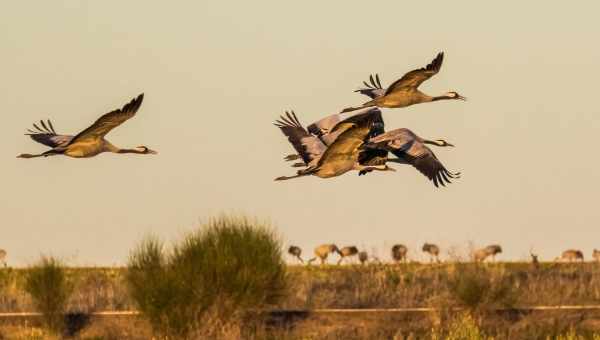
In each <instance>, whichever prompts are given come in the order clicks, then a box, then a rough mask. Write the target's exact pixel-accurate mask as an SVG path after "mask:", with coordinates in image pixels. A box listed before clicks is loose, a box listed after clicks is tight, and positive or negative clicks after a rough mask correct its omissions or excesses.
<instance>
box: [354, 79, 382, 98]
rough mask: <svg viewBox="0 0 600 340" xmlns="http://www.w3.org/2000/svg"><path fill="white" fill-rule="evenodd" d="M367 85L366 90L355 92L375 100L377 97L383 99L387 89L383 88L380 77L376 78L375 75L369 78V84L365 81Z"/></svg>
mask: <svg viewBox="0 0 600 340" xmlns="http://www.w3.org/2000/svg"><path fill="white" fill-rule="evenodd" d="M363 84H364V85H365V87H364V88H362V89H358V90H356V91H354V92H358V93H360V94H364V95H365V96H367V97H369V98H371V99H375V98H377V97H381V96H383V95H384V94H385V89H384V88H383V87H382V86H381V81H380V80H379V75H378V74H375V78H373V75H370V76H369V83H367V82H366V81H363Z"/></svg>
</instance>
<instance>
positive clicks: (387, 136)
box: [365, 128, 460, 187]
mask: <svg viewBox="0 0 600 340" xmlns="http://www.w3.org/2000/svg"><path fill="white" fill-rule="evenodd" d="M425 144H430V145H437V146H440V147H442V146H454V145H452V144H450V143H448V142H446V141H445V140H443V139H437V140H427V139H423V138H421V137H419V136H417V135H416V134H415V133H414V132H412V131H411V130H409V129H404V128H403V129H396V130H391V131H388V132H385V133H382V134H379V135H377V136H375V137H373V138H371V139H369V142H368V143H366V144H365V148H367V149H368V148H375V149H383V150H387V151H389V152H391V153H392V154H394V155H395V156H396V157H398V158H392V159H387V161H388V162H394V163H401V164H410V165H412V166H414V167H415V168H416V169H417V170H419V172H421V173H422V174H423V175H425V176H427V178H429V180H430V181H433V184H434V185H435V186H436V187H437V186H438V184H441V185H443V186H445V185H446V184H445V183H451V182H450V179H451V178H459V177H460V173H459V172H457V173H452V172H450V171H448V169H446V167H444V165H443V164H442V163H441V162H440V161H439V160H438V158H437V157H436V156H435V154H434V153H433V151H431V149H429V148H428V147H427V146H426V145H425Z"/></svg>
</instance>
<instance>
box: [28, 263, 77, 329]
mask: <svg viewBox="0 0 600 340" xmlns="http://www.w3.org/2000/svg"><path fill="white" fill-rule="evenodd" d="M24 289H25V291H26V292H27V293H29V295H31V299H32V301H33V304H34V305H35V307H36V309H37V310H38V311H39V312H41V313H42V315H43V319H44V323H45V325H46V327H48V329H49V330H50V331H52V332H54V333H57V334H62V332H63V330H64V326H65V324H64V314H65V311H66V306H67V301H68V300H69V297H70V296H71V293H72V292H73V284H72V283H71V282H70V280H69V279H68V278H67V274H66V270H65V267H64V265H63V264H62V262H61V261H60V260H58V259H56V258H54V257H45V256H43V257H42V258H41V260H40V261H39V262H38V263H36V264H35V265H33V266H31V268H29V270H28V271H27V274H26V276H25V282H24Z"/></svg>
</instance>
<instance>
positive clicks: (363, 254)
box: [358, 251, 369, 264]
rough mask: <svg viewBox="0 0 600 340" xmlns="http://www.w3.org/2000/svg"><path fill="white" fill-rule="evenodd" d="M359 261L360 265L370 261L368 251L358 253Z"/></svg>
mask: <svg viewBox="0 0 600 340" xmlns="http://www.w3.org/2000/svg"><path fill="white" fill-rule="evenodd" d="M358 260H359V261H360V264H365V263H366V262H367V261H368V260H369V255H368V254H367V252H366V251H361V252H359V253H358Z"/></svg>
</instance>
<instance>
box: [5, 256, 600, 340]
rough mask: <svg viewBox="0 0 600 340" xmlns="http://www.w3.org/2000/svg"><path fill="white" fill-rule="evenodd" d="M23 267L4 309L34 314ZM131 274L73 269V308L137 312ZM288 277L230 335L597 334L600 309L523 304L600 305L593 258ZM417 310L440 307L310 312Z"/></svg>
mask: <svg viewBox="0 0 600 340" xmlns="http://www.w3.org/2000/svg"><path fill="white" fill-rule="evenodd" d="M26 273H27V269H11V268H6V269H2V270H0V312H31V311H35V307H34V304H33V303H32V300H31V298H30V297H29V295H28V294H27V293H26V292H25V290H24V289H23V282H24V277H25V275H26ZM125 273H126V269H125V268H68V269H67V276H68V277H69V279H70V281H71V282H72V283H73V293H72V295H71V297H70V299H69V302H68V307H67V310H68V312H70V313H72V314H74V315H88V314H90V313H93V312H98V311H127V310H135V309H136V305H135V303H134V301H133V299H132V298H131V297H130V296H129V294H128V291H127V287H126V284H125V281H124V280H125ZM286 280H287V283H288V288H287V294H286V295H285V297H284V298H283V299H282V300H281V301H280V302H279V303H278V304H277V305H274V306H272V310H273V311H274V312H273V313H271V314H269V315H268V316H267V317H266V318H265V320H264V322H261V323H260V324H256V325H255V326H251V327H250V326H245V327H244V329H242V330H239V329H238V330H236V331H231V335H230V337H231V338H237V337H244V338H246V337H248V338H273V339H282V338H289V339H317V338H318V339H328V338H331V339H338V338H346V339H378V338H381V339H405V338H411V339H416V338H425V339H434V338H436V336H437V337H438V338H450V335H452V334H451V331H452V330H453V329H455V331H456V332H460V331H464V332H470V333H469V334H471V333H472V334H471V335H470V336H472V337H469V339H470V338H474V339H475V338H488V337H493V338H495V339H547V338H550V339H554V338H559V337H561V336H564V337H565V339H567V338H569V339H578V338H581V339H584V338H585V339H587V338H593V337H594V336H595V334H600V310H598V311H595V310H560V311H556V310H548V311H528V310H519V309H518V308H522V307H529V306H540V305H543V306H556V305H576V306H586V305H587V306H592V305H600V265H598V264H595V263H583V264H581V263H573V264H569V263H561V264H557V263H542V264H541V266H540V267H539V268H534V267H533V266H532V265H531V264H529V263H489V264H484V265H475V264H472V263H448V264H418V263H409V264H400V265H391V264H382V265H375V264H370V265H365V266H362V265H343V266H323V267H319V266H288V268H287V273H286ZM412 307H433V308H435V310H434V311H426V312H423V311H414V312H393V313H391V312H354V313H333V312H317V313H306V312H304V311H305V310H315V309H373V308H375V309H377V308H382V309H387V308H412ZM277 311H282V312H281V313H280V312H277ZM290 311H297V312H296V313H291V312H290ZM74 319H75V320H76V319H77V318H74ZM81 328H82V329H81V330H80V331H79V332H78V333H77V335H76V336H77V337H78V338H81V339H149V338H151V337H152V329H151V327H150V326H149V325H148V323H147V322H146V321H145V320H143V319H141V318H140V317H137V316H118V317H115V316H94V317H91V318H89V319H87V318H86V321H85V322H83V323H82V325H81ZM240 332H241V333H240ZM222 334H228V332H227V331H225V332H223V333H222ZM473 334H474V335H473ZM596 337H597V335H596ZM46 338H52V337H51V336H49V335H48V334H47V333H45V331H44V329H43V327H41V324H40V322H39V320H38V318H36V317H21V318H17V317H12V318H2V319H0V339H46ZM459 338H460V337H459Z"/></svg>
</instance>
